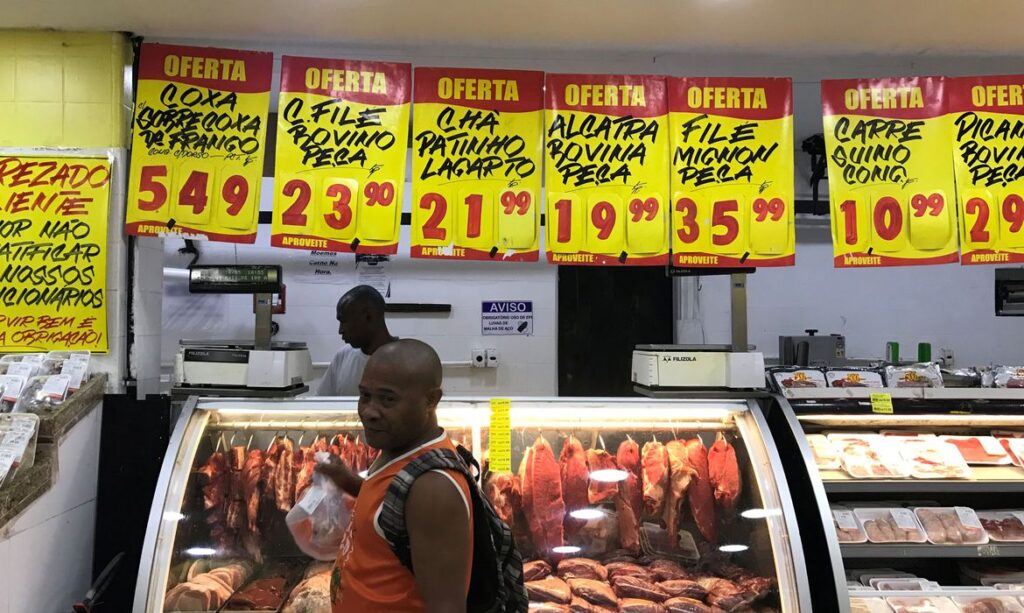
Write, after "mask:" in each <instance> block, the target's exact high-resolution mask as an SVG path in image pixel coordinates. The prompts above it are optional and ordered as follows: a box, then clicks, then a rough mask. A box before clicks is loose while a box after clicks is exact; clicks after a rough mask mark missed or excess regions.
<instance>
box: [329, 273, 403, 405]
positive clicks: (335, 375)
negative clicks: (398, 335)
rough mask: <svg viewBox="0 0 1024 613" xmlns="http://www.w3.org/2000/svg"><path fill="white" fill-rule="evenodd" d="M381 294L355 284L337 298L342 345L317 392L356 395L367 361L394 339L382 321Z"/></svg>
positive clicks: (382, 305)
mask: <svg viewBox="0 0 1024 613" xmlns="http://www.w3.org/2000/svg"><path fill="white" fill-rule="evenodd" d="M384 306H385V303H384V297H383V296H381V295H380V292H378V291H377V290H375V289H374V288H372V287H370V286H369V285H357V286H356V287H353V288H352V289H350V290H349V291H347V292H345V294H344V295H343V296H342V297H341V298H340V299H339V300H338V306H337V308H336V315H337V318H338V334H340V335H341V340H343V341H345V346H344V347H342V348H341V350H340V351H338V353H337V354H335V356H334V359H332V360H331V364H330V366H328V367H327V372H326V373H324V377H323V379H321V380H320V385H319V386H318V387H317V389H316V395H317V396H357V395H358V394H359V380H360V379H361V378H362V376H363V369H364V368H366V361H367V360H368V359H369V358H370V356H371V355H373V352H374V351H376V350H377V349H379V348H380V347H381V346H383V345H385V344H387V343H390V342H391V341H393V340H395V337H394V336H391V332H389V331H388V325H387V323H386V322H385V321H384Z"/></svg>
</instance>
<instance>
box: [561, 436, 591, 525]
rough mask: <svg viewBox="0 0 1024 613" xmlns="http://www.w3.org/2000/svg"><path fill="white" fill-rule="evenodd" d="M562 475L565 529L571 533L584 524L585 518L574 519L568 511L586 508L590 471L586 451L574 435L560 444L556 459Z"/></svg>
mask: <svg viewBox="0 0 1024 613" xmlns="http://www.w3.org/2000/svg"><path fill="white" fill-rule="evenodd" d="M558 467H559V471H560V473H561V477H562V496H563V498H564V499H565V511H566V516H565V531H566V534H569V535H572V534H576V533H577V532H579V530H580V528H582V527H583V526H584V525H586V523H587V522H586V521H585V520H581V519H575V518H573V517H570V516H569V513H571V512H573V511H577V510H579V509H583V508H586V507H587V505H588V504H589V497H588V494H587V487H588V485H587V484H588V481H589V480H590V477H589V474H590V471H589V470H587V452H586V451H584V449H583V445H581V444H580V441H579V439H577V438H576V437H575V436H569V438H567V439H565V443H563V444H562V453H561V456H560V457H559V460H558Z"/></svg>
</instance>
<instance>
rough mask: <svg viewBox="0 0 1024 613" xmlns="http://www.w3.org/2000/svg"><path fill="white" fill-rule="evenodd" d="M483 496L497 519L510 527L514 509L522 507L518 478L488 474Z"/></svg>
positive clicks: (521, 493) (500, 474) (509, 475)
mask: <svg viewBox="0 0 1024 613" xmlns="http://www.w3.org/2000/svg"><path fill="white" fill-rule="evenodd" d="M484 494H486V496H487V499H488V500H489V501H490V502H491V506H492V507H494V512H495V513H497V515H498V518H499V519H501V521H503V522H505V525H507V526H512V523H513V521H514V518H515V512H516V509H518V508H519V507H520V506H521V505H522V499H523V491H522V488H521V487H520V485H519V477H517V476H516V475H513V474H511V473H493V472H492V473H489V474H488V477H487V481H486V483H485V484H484Z"/></svg>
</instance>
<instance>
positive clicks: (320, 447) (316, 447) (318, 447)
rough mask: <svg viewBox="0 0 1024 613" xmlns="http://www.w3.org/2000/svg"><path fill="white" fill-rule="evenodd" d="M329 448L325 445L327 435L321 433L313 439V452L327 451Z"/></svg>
mask: <svg viewBox="0 0 1024 613" xmlns="http://www.w3.org/2000/svg"><path fill="white" fill-rule="evenodd" d="M329 448H330V447H329V446H328V445H327V437H326V436H324V435H322V434H321V435H320V436H318V437H316V440H315V441H313V452H314V453H315V452H318V451H327V450H328V449H329Z"/></svg>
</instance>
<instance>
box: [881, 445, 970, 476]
mask: <svg viewBox="0 0 1024 613" xmlns="http://www.w3.org/2000/svg"><path fill="white" fill-rule="evenodd" d="M899 449H900V457H902V458H903V459H904V460H905V461H906V462H907V464H908V465H909V466H910V474H911V475H912V476H913V477H915V478H917V479H970V478H971V468H970V466H968V465H967V461H966V460H964V458H963V456H962V455H961V454H960V452H959V451H958V450H957V448H956V447H955V446H953V445H952V444H951V443H947V442H945V441H943V440H941V439H938V438H932V439H901V440H900V441H899Z"/></svg>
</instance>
